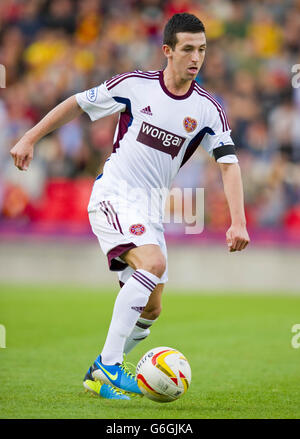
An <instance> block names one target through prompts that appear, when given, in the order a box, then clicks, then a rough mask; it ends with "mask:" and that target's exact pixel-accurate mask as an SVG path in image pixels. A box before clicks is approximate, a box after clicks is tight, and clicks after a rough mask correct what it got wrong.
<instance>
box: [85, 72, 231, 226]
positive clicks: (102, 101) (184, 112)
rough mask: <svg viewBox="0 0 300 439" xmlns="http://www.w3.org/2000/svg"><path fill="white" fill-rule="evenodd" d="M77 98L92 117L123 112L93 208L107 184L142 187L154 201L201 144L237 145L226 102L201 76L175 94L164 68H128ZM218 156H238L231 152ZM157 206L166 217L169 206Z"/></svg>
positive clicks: (206, 146) (95, 191)
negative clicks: (155, 194)
mask: <svg viewBox="0 0 300 439" xmlns="http://www.w3.org/2000/svg"><path fill="white" fill-rule="evenodd" d="M76 99H77V102H78V104H79V106H80V107H81V108H82V109H83V110H84V111H85V112H86V113H87V114H88V115H89V117H90V119H91V120H92V121H95V120H97V119H100V118H102V117H105V116H108V115H111V114H113V113H116V112H119V113H120V116H119V122H118V125H117V128H116V131H115V135H114V146H113V152H112V154H111V156H110V158H109V159H108V160H107V161H106V163H105V166H104V169H103V175H102V177H101V178H98V179H97V180H96V182H95V185H94V188H93V191H92V195H91V199H90V203H89V206H88V210H89V211H94V210H96V209H97V205H98V204H99V202H100V201H102V199H101V197H102V194H103V188H106V189H107V190H109V191H112V192H113V191H116V190H118V191H119V189H120V185H121V187H122V188H123V187H124V185H126V186H127V189H130V191H131V192H130V193H131V195H130V196H132V194H133V193H134V190H136V192H137V193H141V192H140V191H141V190H142V191H143V193H144V194H145V197H142V198H143V199H144V201H145V198H146V199H148V200H147V202H149V204H148V205H150V201H149V199H150V197H151V191H152V190H153V188H158V189H163V190H165V192H167V190H168V189H169V188H170V187H171V184H172V181H173V179H174V177H175V176H176V174H177V173H178V171H179V169H180V167H181V166H182V165H183V164H184V163H185V162H186V161H187V160H188V159H189V158H190V157H191V156H192V154H193V152H194V151H195V150H196V148H197V147H198V146H199V145H200V144H201V146H202V147H203V148H204V149H205V150H206V151H207V152H208V153H209V154H210V155H211V156H212V155H213V151H214V150H215V149H216V148H220V147H222V146H224V145H233V141H232V139H231V137H230V132H231V130H230V127H229V125H228V121H227V117H226V114H225V112H224V110H223V109H222V107H221V105H220V104H219V103H218V102H217V101H216V100H215V99H214V98H213V97H212V96H211V95H210V94H209V93H208V92H207V91H205V90H204V89H203V88H202V87H200V86H199V84H197V83H196V82H195V81H193V82H192V84H191V87H190V89H189V90H188V92H187V93H186V94H185V95H182V96H177V95H173V94H172V93H170V92H169V90H168V89H167V88H166V86H165V84H164V80H163V71H150V72H142V71H139V70H136V71H134V72H129V73H123V74H121V75H117V76H114V77H113V78H112V79H110V80H108V81H105V82H104V83H103V84H101V85H99V86H98V87H94V88H92V89H90V90H87V91H84V92H82V93H77V94H76ZM218 161H219V162H222V163H235V162H237V161H238V160H237V157H236V155H234V154H228V155H225V156H224V155H223V156H222V157H220V158H219V159H218ZM152 193H153V192H152ZM132 197H133V196H132ZM152 198H153V197H152ZM132 201H134V197H133V198H132ZM151 202H152V205H151V206H152V209H153V199H152V201H151ZM157 209H159V210H160V212H159V217H160V219H162V216H163V214H162V211H163V207H162V206H160V207H158V205H157ZM152 213H153V212H152ZM149 214H150V212H149ZM154 216H155V218H157V212H156V213H155V215H154Z"/></svg>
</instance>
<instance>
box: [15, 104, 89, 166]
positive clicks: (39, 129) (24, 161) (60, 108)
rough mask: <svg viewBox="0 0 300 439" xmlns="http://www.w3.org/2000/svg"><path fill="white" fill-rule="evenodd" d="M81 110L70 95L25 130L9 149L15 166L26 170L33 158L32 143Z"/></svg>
mask: <svg viewBox="0 0 300 439" xmlns="http://www.w3.org/2000/svg"><path fill="white" fill-rule="evenodd" d="M82 112H83V110H82V108H81V107H80V106H79V105H78V103H77V100H76V98H75V96H71V97H69V98H68V99H66V100H65V101H63V102H61V103H60V104H59V105H57V106H56V107H54V108H53V110H51V111H50V112H49V113H48V114H47V115H46V116H45V117H44V118H43V119H42V120H41V121H40V122H39V123H38V124H36V125H35V126H34V127H33V128H31V129H30V130H29V131H27V132H26V133H25V134H24V136H23V137H22V138H21V139H20V140H19V141H18V143H16V145H15V146H14V147H13V148H12V149H11V150H10V154H11V156H12V158H13V160H14V164H15V166H16V167H17V168H18V169H20V170H21V171H27V169H28V166H29V164H30V162H31V160H32V158H33V150H34V145H35V144H36V143H37V142H38V141H39V140H40V139H41V138H42V137H44V136H46V134H49V133H51V131H54V130H56V129H57V128H59V127H61V126H62V125H64V124H66V123H68V122H70V121H71V120H73V119H74V118H75V117H77V116H79V115H80V114H81V113H82Z"/></svg>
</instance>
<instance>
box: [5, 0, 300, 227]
mask: <svg viewBox="0 0 300 439" xmlns="http://www.w3.org/2000/svg"><path fill="white" fill-rule="evenodd" d="M186 11H187V12H190V13H194V14H195V15H197V16H198V17H199V18H200V19H201V20H202V21H203V22H204V24H205V27H206V33H207V40H208V49H207V54H206V59H205V62H204V65H203V68H202V69H201V71H200V74H199V76H198V77H197V81H198V82H199V83H200V84H201V86H203V87H204V88H206V89H207V90H208V91H209V92H210V93H212V94H213V95H214V97H215V98H216V99H217V100H218V101H219V102H220V103H221V104H222V105H223V106H224V108H225V111H226V112H227V115H228V119H229V122H230V126H231V128H232V137H233V139H234V142H235V144H236V146H237V151H238V157H239V161H240V165H241V168H242V174H243V181H244V189H245V202H246V212H247V220H248V224H249V227H251V228H262V227H274V228H279V229H280V230H282V229H283V228H285V229H289V230H293V231H297V230H298V231H300V88H299V87H300V77H299V79H298V81H297V71H294V73H293V72H292V67H293V66H294V65H297V64H299V66H298V67H299V71H300V1H299V0H285V1H281V0H248V1H239V0H210V1H202V0H194V1H193V0H189V1H187V0H139V1H137V0H109V1H104V0H102V1H101V0H51V1H48V0H26V1H25V0H2V1H1V2H0V64H3V65H4V66H5V68H6V88H5V89H1V90H0V132H1V136H0V224H1V221H2V223H3V222H7V221H14V220H22V221H24V222H26V221H27V222H38V221H50V222H51V221H52V222H55V221H71V222H72V221H75V222H76V221H77V222H78V223H80V222H82V223H86V222H87V221H88V218H87V214H86V207H87V202H88V198H89V195H90V190H91V187H92V184H93V181H94V178H95V176H96V175H97V174H98V173H99V172H101V169H102V166H103V163H104V161H105V159H106V158H107V157H108V156H109V155H110V154H111V151H112V138H113V133H114V130H115V126H116V123H117V116H112V117H108V118H105V119H102V120H99V121H96V122H93V123H91V122H90V120H89V118H88V117H87V115H85V114H84V115H82V116H81V117H80V118H78V119H76V120H74V121H72V122H71V123H69V124H67V125H65V126H64V127H62V128H60V129H58V130H57V131H55V132H54V133H52V134H49V135H48V136H46V137H45V138H44V139H42V140H41V141H40V142H39V144H38V145H37V147H36V149H35V156H34V160H33V162H32V163H31V166H30V169H29V171H27V172H20V171H18V170H16V169H15V168H14V166H13V161H12V159H11V157H10V155H9V151H10V149H11V147H12V146H13V145H14V144H15V143H16V142H17V141H18V139H19V138H20V137H21V136H22V135H23V134H24V133H25V132H26V131H27V130H28V129H29V128H30V127H32V126H33V125H34V124H36V123H37V122H38V121H39V120H40V119H41V118H42V117H43V116H44V115H45V114H46V113H48V112H49V111H50V110H51V109H52V108H53V107H54V106H55V105H57V104H58V103H60V102H61V101H62V100H64V99H66V98H67V97H69V96H70V95H72V94H75V93H77V92H79V91H82V90H85V89H89V88H91V87H94V86H96V85H98V84H100V83H101V82H103V81H104V80H106V79H109V78H110V77H111V76H113V75H115V74H118V73H122V72H126V71H132V70H135V69H141V70H158V69H162V68H164V66H165V65H166V61H165V58H164V56H163V54H162V50H161V45H162V29H163V27H164V25H165V23H166V21H167V20H168V19H169V18H170V16H172V15H173V14H174V13H177V12H186ZM294 69H295V67H294ZM293 76H294V80H293ZM292 81H293V84H294V87H293V86H292ZM297 85H298V87H297ZM174 186H176V187H182V188H184V187H195V188H196V187H204V188H205V221H206V223H205V224H206V228H208V229H212V230H223V229H224V224H228V221H229V218H228V209H227V207H226V201H225V197H224V194H223V190H222V182H221V177H220V174H219V170H218V166H217V165H216V163H215V162H214V160H213V159H211V158H210V157H208V156H207V155H206V153H205V152H204V151H201V150H200V149H198V151H197V152H196V153H195V155H194V156H193V158H192V159H191V160H190V161H189V162H188V163H187V164H186V165H185V166H184V167H183V168H182V170H181V172H180V173H179V174H178V176H177V178H176V180H175V182H174Z"/></svg>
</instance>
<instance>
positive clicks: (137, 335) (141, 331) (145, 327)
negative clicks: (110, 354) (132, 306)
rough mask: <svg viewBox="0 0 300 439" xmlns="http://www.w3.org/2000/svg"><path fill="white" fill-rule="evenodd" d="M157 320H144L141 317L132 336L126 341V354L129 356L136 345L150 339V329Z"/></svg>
mask: <svg viewBox="0 0 300 439" xmlns="http://www.w3.org/2000/svg"><path fill="white" fill-rule="evenodd" d="M156 320H157V319H155V320H149V319H144V318H143V317H140V318H139V319H138V321H137V322H136V324H135V327H134V328H133V330H132V332H131V334H130V335H129V337H128V338H127V339H126V342H125V346H124V353H125V354H129V352H130V351H132V349H133V348H135V347H136V345H138V344H139V343H140V342H141V341H142V340H144V339H145V338H146V337H148V335H149V334H150V329H149V328H150V326H152V324H153V323H154V322H155V321H156Z"/></svg>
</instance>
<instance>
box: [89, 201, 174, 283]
mask: <svg viewBox="0 0 300 439" xmlns="http://www.w3.org/2000/svg"><path fill="white" fill-rule="evenodd" d="M89 219H90V224H91V227H92V230H93V232H94V234H95V235H96V236H97V238H98V241H99V244H100V247H101V249H102V251H103V253H104V254H105V255H106V256H107V259H108V265H109V269H110V270H111V271H117V272H118V276H119V281H120V283H125V282H126V281H127V280H128V279H129V278H130V276H131V275H132V274H133V273H134V269H133V268H131V267H130V266H128V265H127V264H126V263H125V262H124V261H123V260H122V259H121V258H120V256H121V255H122V254H123V253H124V252H126V251H128V250H130V249H132V248H135V247H139V246H141V245H145V244H155V245H158V246H159V247H160V249H161V251H162V253H163V255H164V256H165V258H166V263H167V246H166V242H165V237H164V230H163V226H162V224H159V223H152V222H150V221H149V218H148V217H147V215H145V214H144V213H143V212H142V210H141V209H139V207H138V205H137V204H133V203H130V202H128V201H127V200H123V199H120V198H119V197H117V196H115V195H112V194H110V195H109V198H108V197H107V194H106V197H105V199H103V200H101V201H99V204H98V206H97V208H95V209H94V210H93V211H91V212H89ZM167 281H168V274H167V268H166V270H165V272H164V274H163V275H162V277H161V283H166V282H167Z"/></svg>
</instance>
